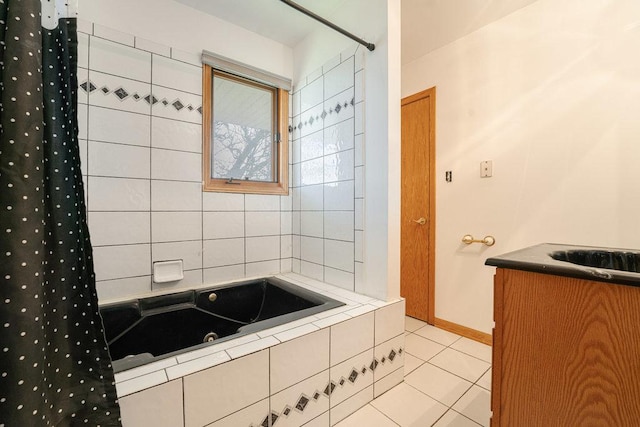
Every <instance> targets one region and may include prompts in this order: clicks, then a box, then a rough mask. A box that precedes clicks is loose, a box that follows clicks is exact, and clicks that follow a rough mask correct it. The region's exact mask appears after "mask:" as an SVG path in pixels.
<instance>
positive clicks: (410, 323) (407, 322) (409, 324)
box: [404, 316, 427, 332]
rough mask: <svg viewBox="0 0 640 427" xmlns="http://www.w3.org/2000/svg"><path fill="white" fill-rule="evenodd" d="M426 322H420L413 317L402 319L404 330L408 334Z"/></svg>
mask: <svg viewBox="0 0 640 427" xmlns="http://www.w3.org/2000/svg"><path fill="white" fill-rule="evenodd" d="M426 324H427V322H423V321H422V320H418V319H415V318H413V317H409V316H405V317H404V329H405V330H406V331H409V332H413V331H416V330H418V329H420V328H422V327H423V326H425V325H426Z"/></svg>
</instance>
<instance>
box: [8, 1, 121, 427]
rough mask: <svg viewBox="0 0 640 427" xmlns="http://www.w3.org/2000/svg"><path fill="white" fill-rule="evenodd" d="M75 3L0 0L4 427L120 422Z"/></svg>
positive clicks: (107, 424) (105, 424)
mask: <svg viewBox="0 0 640 427" xmlns="http://www.w3.org/2000/svg"><path fill="white" fill-rule="evenodd" d="M72 1H75V2H76V5H77V0H0V37H1V41H0V66H1V70H0V426H6V427H10V426H11V427H12V426H18V427H26V426H29V427H30V426H50V425H51V426H75V425H83V426H85V425H91V426H96V425H102V426H117V425H120V421H119V418H120V411H119V408H118V405H117V400H116V393H115V386H114V379H113V370H112V369H111V361H110V358H109V353H108V350H107V346H106V343H105V339H104V334H103V331H102V321H101V319H100V315H99V314H98V304H97V296H96V290H95V276H94V272H93V261H92V256H91V254H92V251H91V243H90V241H89V233H88V229H87V223H86V211H85V203H84V189H83V184H82V176H81V172H80V161H79V149H78V140H77V137H78V121H77V116H76V108H77V77H76V65H77V59H76V53H77V33H76V19H75V12H76V10H75V6H76V5H74V4H72ZM56 3H57V4H56ZM41 11H42V16H41Z"/></svg>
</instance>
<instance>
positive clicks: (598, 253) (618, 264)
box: [485, 243, 640, 287]
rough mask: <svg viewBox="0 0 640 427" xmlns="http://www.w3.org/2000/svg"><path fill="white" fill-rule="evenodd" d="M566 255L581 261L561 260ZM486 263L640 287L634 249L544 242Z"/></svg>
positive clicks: (639, 261)
mask: <svg viewBox="0 0 640 427" xmlns="http://www.w3.org/2000/svg"><path fill="white" fill-rule="evenodd" d="M552 254H553V256H554V258H557V259H554V258H552ZM567 258H568V259H571V260H573V261H574V262H578V263H579V264H576V263H574V262H570V261H562V260H560V259H567ZM580 264H585V265H580ZM485 265H491V266H494V267H499V268H509V269H512V270H523V271H532V272H535V273H542V274H553V275H557V276H566V277H575V278H579V279H587V280H596V281H600V282H608V283H616V284H623V285H630V286H639V287H640V250H633V249H615V248H603V247H595V246H577V245H566V244H556V243H542V244H539V245H536V246H531V247H528V248H525V249H520V250H517V251H514V252H509V253H506V254H504V255H499V256H496V257H491V258H489V259H487V261H486V262H485ZM625 270H626V271H625Z"/></svg>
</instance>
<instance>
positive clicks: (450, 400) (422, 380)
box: [405, 363, 472, 406]
mask: <svg viewBox="0 0 640 427" xmlns="http://www.w3.org/2000/svg"><path fill="white" fill-rule="evenodd" d="M405 382H406V383H407V384H409V385H410V386H412V387H415V388H417V389H418V390H420V391H421V392H423V393H425V394H426V395H428V396H430V397H433V398H434V399H436V400H437V401H438V402H440V403H443V404H445V405H447V406H451V405H453V404H454V403H455V402H456V401H457V400H458V399H460V397H461V396H462V395H463V394H464V393H465V392H466V391H467V390H469V388H471V385H472V384H471V383H470V382H469V381H466V380H463V379H462V378H460V377H457V376H455V375H453V374H451V373H449V372H447V371H445V370H443V369H440V368H438V367H437V366H433V365H432V364H430V363H425V364H424V365H422V366H421V367H419V368H418V369H416V370H415V371H414V372H413V373H411V374H409V375H407V376H406V377H405Z"/></svg>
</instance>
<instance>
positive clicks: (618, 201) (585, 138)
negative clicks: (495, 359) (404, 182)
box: [402, 0, 640, 333]
mask: <svg viewBox="0 0 640 427" xmlns="http://www.w3.org/2000/svg"><path fill="white" fill-rule="evenodd" d="M638 52H640V3H639V2H637V1H632V0H601V1H595V0H590V1H583V0H567V1H563V2H558V1H555V0H539V1H537V2H536V3H534V4H532V5H530V6H528V7H526V8H524V9H522V10H520V11H518V12H516V13H513V14H511V15H509V16H507V17H505V18H503V19H501V20H499V21H497V22H495V23H493V24H491V25H488V26H486V27H484V28H482V29H480V30H478V31H476V32H475V33H472V34H471V35H469V36H467V37H464V38H462V39H460V40H457V41H456V42H454V43H451V44H449V45H447V46H445V47H443V48H441V49H439V50H437V51H434V52H432V53H430V54H428V55H426V56H424V57H422V58H420V59H418V60H416V61H414V62H412V63H409V64H407V65H405V66H404V67H403V70H402V95H403V96H408V95H410V94H413V93H416V92H418V91H421V90H423V89H426V88H429V87H432V86H436V87H437V98H436V103H437V109H436V126H437V127H436V140H437V142H436V144H437V148H436V152H437V154H436V176H437V183H436V203H437V234H436V251H437V252H436V316H437V317H439V318H442V319H446V320H449V321H452V322H455V323H459V324H462V325H465V326H468V327H471V328H474V329H478V330H481V331H484V332H487V333H489V332H491V328H492V276H493V272H494V269H493V268H491V267H486V266H484V265H483V263H484V261H485V259H486V258H487V257H490V256H492V255H498V254H502V253H505V252H508V251H511V250H515V249H518V248H522V247H526V246H529V245H533V244H537V243H540V242H557V243H573V244H585V245H598V246H611V247H623V248H624V247H630V248H634V247H635V248H637V247H638V246H639V242H640V227H638V212H639V211H640V192H639V191H638V182H640V168H638V166H637V159H638V158H640V145H638V143H637V139H638V136H639V135H640V120H638V111H640V56H638V55H637V53H638ZM482 160H493V162H494V171H493V172H494V176H493V178H489V179H487V178H484V179H481V178H480V177H479V170H480V168H479V163H480V161H482ZM448 170H451V171H453V182H452V183H446V182H445V181H444V175H445V171H448ZM467 233H471V234H473V235H474V236H475V237H476V238H481V237H483V236H485V235H488V234H491V235H493V236H495V238H496V241H497V243H496V245H495V246H494V247H492V248H486V247H483V246H480V245H472V246H470V247H465V245H463V244H461V243H460V239H461V238H462V236H463V235H464V234H467Z"/></svg>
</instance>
